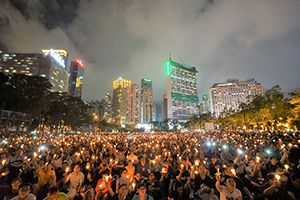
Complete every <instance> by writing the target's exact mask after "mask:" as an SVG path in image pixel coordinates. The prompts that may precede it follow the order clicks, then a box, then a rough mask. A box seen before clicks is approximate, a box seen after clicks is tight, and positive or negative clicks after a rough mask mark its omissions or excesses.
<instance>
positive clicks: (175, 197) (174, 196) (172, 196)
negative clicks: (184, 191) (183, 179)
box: [169, 190, 180, 200]
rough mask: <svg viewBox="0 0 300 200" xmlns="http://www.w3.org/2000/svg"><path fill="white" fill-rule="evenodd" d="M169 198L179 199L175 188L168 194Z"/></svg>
mask: <svg viewBox="0 0 300 200" xmlns="http://www.w3.org/2000/svg"><path fill="white" fill-rule="evenodd" d="M169 198H170V199H174V200H179V198H180V197H179V192H178V191H176V190H172V191H171V192H170V194H169Z"/></svg>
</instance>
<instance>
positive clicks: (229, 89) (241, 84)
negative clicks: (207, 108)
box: [209, 79, 263, 117]
mask: <svg viewBox="0 0 300 200" xmlns="http://www.w3.org/2000/svg"><path fill="white" fill-rule="evenodd" d="M209 94H210V102H211V103H210V105H211V112H212V113H213V114H214V115H215V116H216V117H219V116H220V114H221V112H222V111H224V110H225V108H226V109H234V110H236V111H238V110H239V105H240V103H245V102H246V101H247V100H248V99H249V100H250V101H251V98H253V97H254V96H255V95H262V94H263V92H262V86H261V84H260V83H258V82H257V81H255V80H254V79H248V80H246V81H239V80H238V79H228V80H227V81H226V82H225V83H216V84H214V85H213V86H212V87H211V88H210V91H209Z"/></svg>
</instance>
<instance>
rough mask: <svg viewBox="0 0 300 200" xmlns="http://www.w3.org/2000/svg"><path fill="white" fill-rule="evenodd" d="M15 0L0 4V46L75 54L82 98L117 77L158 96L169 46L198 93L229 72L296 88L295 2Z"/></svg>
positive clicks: (100, 94) (98, 93)
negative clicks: (149, 84) (143, 82)
mask: <svg viewBox="0 0 300 200" xmlns="http://www.w3.org/2000/svg"><path fill="white" fill-rule="evenodd" d="M14 2H16V1H14ZM14 2H9V1H7V0H4V1H1V3H0V13H1V14H0V18H1V20H2V22H3V23H1V25H0V34H1V38H0V50H2V51H3V52H8V53H9V52H15V53H18V52H20V53H39V52H40V50H41V49H51V48H53V49H65V50H66V51H67V52H68V56H69V58H68V60H76V59H78V58H80V59H82V60H83V63H84V64H85V80H84V85H83V94H82V97H83V100H86V101H90V100H95V99H99V100H100V99H103V98H104V97H105V93H106V92H107V91H112V87H111V82H112V81H113V80H114V79H116V78H117V77H119V76H121V77H126V78H128V79H130V80H132V83H136V84H138V83H139V82H140V79H142V78H148V79H151V80H152V81H153V92H154V100H155V101H156V102H159V101H160V99H161V95H163V94H165V93H166V79H165V76H166V74H165V60H166V59H167V58H168V57H169V54H170V52H171V58H172V59H173V60H174V61H176V62H178V63H183V64H184V63H187V64H188V65H189V66H191V67H196V69H197V70H198V71H199V73H198V75H197V85H198V96H199V97H202V95H203V94H207V93H208V91H209V88H210V87H211V86H212V85H213V84H215V83H223V82H224V81H226V80H227V79H228V78H237V79H240V80H246V79H247V78H255V79H256V80H257V81H259V82H260V83H261V84H262V86H263V87H265V88H271V87H273V86H275V85H280V87H281V88H282V91H283V92H284V93H285V95H287V94H288V93H290V92H293V91H294V90H296V89H297V88H298V87H299V86H300V83H299V81H297V80H298V79H297V78H298V77H297V75H298V74H299V72H298V71H299V70H298V69H299V63H300V56H299V46H300V45H299V44H300V38H299V36H298V35H299V31H300V27H299V19H300V13H299V12H298V11H299V7H300V4H299V1H284V2H274V1H264V2H261V1H243V2H236V1H226V2H223V1H197V2H196V1H185V2H182V1H175V2H174V1H172V3H170V2H171V1H167V0H166V1H142V2H138V1H130V2H126V1H124V2H121V1H110V2H107V1H95V2H93V1H89V2H78V3H72V5H71V4H70V3H69V4H70V5H68V6H69V8H70V9H69V10H68V11H67V10H64V9H63V5H62V4H68V2H59V3H57V2H56V4H54V3H52V4H51V3H49V5H47V6H46V5H44V3H34V2H31V3H30V4H29V3H26V2H21V3H20V4H19V5H16V4H14ZM13 4H14V5H13ZM87 10H88V11H89V12H87ZM50 11H53V12H50ZM21 30H22V31H21ZM178 57H180V58H178ZM69 64H70V63H68V65H69Z"/></svg>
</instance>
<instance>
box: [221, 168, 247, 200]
mask: <svg viewBox="0 0 300 200" xmlns="http://www.w3.org/2000/svg"><path fill="white" fill-rule="evenodd" d="M216 179H217V182H216V188H217V190H218V191H219V193H220V200H227V199H234V200H242V193H241V192H240V191H239V190H238V189H236V188H235V187H236V184H235V181H234V179H233V178H232V177H230V176H228V175H226V176H225V180H224V183H225V185H226V186H222V185H220V182H221V176H220V173H217V175H216Z"/></svg>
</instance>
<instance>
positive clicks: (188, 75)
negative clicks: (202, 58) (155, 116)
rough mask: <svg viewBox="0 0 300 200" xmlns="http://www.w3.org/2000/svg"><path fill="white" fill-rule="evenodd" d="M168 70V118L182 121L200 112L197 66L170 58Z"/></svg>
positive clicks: (167, 65) (167, 63)
mask: <svg viewBox="0 0 300 200" xmlns="http://www.w3.org/2000/svg"><path fill="white" fill-rule="evenodd" d="M166 70H167V113H166V118H168V119H175V120H180V121H186V120H189V118H190V117H191V116H192V115H194V114H198V113H199V110H198V103H199V98H198V95H197V80H196V73H197V70H196V68H195V67H189V66H186V65H183V64H180V63H177V62H174V61H172V60H171V58H170V59H168V60H167V62H166Z"/></svg>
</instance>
